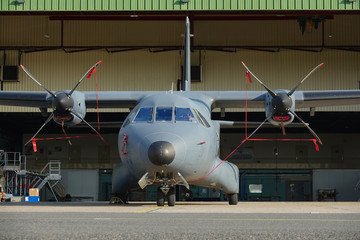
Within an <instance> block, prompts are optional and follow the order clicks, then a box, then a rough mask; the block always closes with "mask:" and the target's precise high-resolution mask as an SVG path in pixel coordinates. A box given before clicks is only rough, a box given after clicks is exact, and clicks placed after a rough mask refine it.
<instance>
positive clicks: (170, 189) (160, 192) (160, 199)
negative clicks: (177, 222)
mask: <svg viewBox="0 0 360 240" xmlns="http://www.w3.org/2000/svg"><path fill="white" fill-rule="evenodd" d="M156 195H157V198H156V204H157V205H158V206H164V205H165V198H167V201H168V206H169V207H173V206H175V187H174V186H161V187H159V188H158V189H157V194H156Z"/></svg>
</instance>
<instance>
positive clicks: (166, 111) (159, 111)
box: [156, 107, 173, 122]
mask: <svg viewBox="0 0 360 240" xmlns="http://www.w3.org/2000/svg"><path fill="white" fill-rule="evenodd" d="M172 115H173V108H172V107H157V108H156V121H160V122H169V121H171V120H172Z"/></svg>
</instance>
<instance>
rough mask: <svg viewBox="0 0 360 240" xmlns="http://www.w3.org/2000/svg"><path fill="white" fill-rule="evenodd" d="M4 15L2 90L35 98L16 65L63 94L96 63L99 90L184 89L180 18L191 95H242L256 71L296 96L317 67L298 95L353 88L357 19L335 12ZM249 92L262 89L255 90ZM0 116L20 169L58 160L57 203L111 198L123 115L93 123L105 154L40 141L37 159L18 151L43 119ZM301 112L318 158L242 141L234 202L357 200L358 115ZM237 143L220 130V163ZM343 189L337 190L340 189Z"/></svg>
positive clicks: (89, 144) (79, 142)
mask: <svg viewBox="0 0 360 240" xmlns="http://www.w3.org/2000/svg"><path fill="white" fill-rule="evenodd" d="M356 4H357V5H356ZM355 5H356V6H358V5H359V3H355ZM347 7H349V6H347ZM2 12H3V13H5V14H4V15H2V16H0V21H1V23H2V26H3V27H1V29H0V32H1V33H2V34H1V36H2V37H1V39H0V49H1V52H0V59H1V61H0V62H1V66H2V67H1V75H0V76H1V90H2V91H10V90H12V91H14V90H19V91H20V90H22V91H40V90H41V89H40V88H39V86H37V85H36V84H34V83H33V82H32V81H31V80H29V78H28V77H27V76H26V74H24V72H22V71H19V72H18V76H17V77H16V76H15V75H16V74H15V72H16V71H13V70H12V68H11V66H18V65H20V64H21V65H24V66H26V68H27V69H29V70H31V73H32V74H33V75H34V76H35V75H36V77H37V78H38V79H39V80H40V81H41V82H42V83H43V84H44V85H45V86H46V87H48V88H49V89H51V90H60V89H69V88H71V87H72V86H74V84H76V82H77V80H78V79H80V77H81V76H82V75H83V72H84V71H86V70H87V68H88V66H91V65H93V64H94V63H95V62H97V61H99V60H103V63H102V65H101V67H99V69H98V71H97V74H98V75H97V77H98V82H97V84H98V85H97V87H98V89H99V91H120V90H121V91H155V90H156V91H169V90H171V89H174V87H172V85H174V84H175V85H176V83H177V81H178V79H181V78H182V58H183V56H184V53H183V51H182V48H183V47H182V46H183V38H181V34H183V22H184V18H185V16H186V15H190V20H191V24H192V25H191V26H192V29H191V32H192V34H193V35H194V37H193V38H192V39H191V42H192V43H191V44H192V53H191V61H192V63H193V65H194V66H198V70H199V74H198V75H199V78H200V79H201V81H198V82H193V84H192V90H194V91H196V90H198V91H210V90H212V91H218V90H237V91H240V90H244V89H245V87H246V86H245V84H246V82H245V76H246V74H245V70H244V69H243V68H242V66H241V61H245V62H246V63H247V65H248V66H251V69H252V71H253V72H254V73H255V74H256V75H257V76H258V77H259V78H260V79H261V80H262V81H263V82H264V83H266V84H267V85H268V86H269V87H270V88H271V89H292V88H293V87H294V86H295V85H296V84H298V82H299V81H300V80H301V79H302V78H303V77H304V75H306V74H307V72H308V71H310V70H311V69H312V68H313V67H314V66H316V65H317V64H319V63H321V62H324V63H325V64H324V67H323V68H322V69H321V71H317V72H315V73H314V74H313V75H312V76H311V78H309V79H308V80H307V81H306V82H305V83H304V84H303V85H302V86H301V89H302V90H325V89H327V90H328V89H330V90H335V89H359V80H360V78H359V76H360V72H359V68H358V67H357V66H358V63H359V62H360V55H359V49H360V31H359V30H360V17H359V14H358V13H359V9H358V8H355V9H349V10H347V9H343V10H339V12H335V11H334V10H326V9H323V10H321V11H317V10H316V9H311V10H309V11H305V13H304V11H297V10H286V11H284V12H282V11H277V10H267V9H263V10H261V11H260V10H259V11H258V12H256V11H255V12H251V11H250V12H248V11H245V12H241V11H229V12H226V11H220V10H214V12H210V13H209V12H204V11H199V12H196V11H190V12H189V11H185V12H183V11H179V12H175V13H174V12H172V11H170V12H169V14H158V12H151V11H145V12H141V11H135V12H136V14H135V15H137V17H131V15H134V14H133V13H132V14H129V12H128V11H120V12H117V14H114V13H112V14H110V15H108V14H106V15H105V14H104V13H103V12H101V11H98V12H97V14H96V15H93V14H89V13H88V12H86V11H80V10H79V12H76V13H74V14H72V15H69V14H64V13H60V12H55V11H54V12H53V11H50V10H49V11H43V12H40V14H34V12H33V11H32V10H28V11H25V12H20V11H17V10H12V11H9V10H2ZM80 12H81V13H82V14H79V13H80ZM170 13H171V14H170ZM189 13H190V14H189ZM25 14H28V16H27V15H25ZM172 14H174V15H172ZM349 23H351V24H349ZM35 26H36V28H35ZM10 80H12V81H10ZM84 81H85V82H84V83H82V84H81V85H80V86H79V90H80V91H95V89H96V83H95V82H94V79H86V80H84ZM175 88H176V87H175ZM248 90H249V91H251V90H263V89H262V86H261V85H260V84H258V83H256V82H253V83H252V84H249V86H248ZM0 109H1V119H2V120H1V122H2V127H1V132H0V134H1V137H0V141H1V143H0V144H1V149H2V150H4V152H19V153H21V155H24V156H26V164H27V169H38V170H41V169H42V168H43V167H44V166H45V165H46V164H47V163H48V162H49V161H50V160H60V161H61V172H62V180H61V183H62V185H63V186H64V189H65V193H64V194H65V196H66V194H68V195H70V196H71V197H72V199H73V200H78V201H81V200H94V201H96V200H109V199H110V197H111V191H110V189H111V180H110V179H111V174H112V169H113V168H114V166H115V165H116V164H117V163H118V162H119V161H120V160H119V158H118V156H117V154H118V153H119V151H121V148H120V149H119V146H118V144H117V141H118V136H117V135H118V131H119V128H120V126H121V122H123V121H124V120H125V118H126V116H127V114H128V113H129V109H123V108H121V109H119V108H108V109H105V110H101V112H100V119H101V122H107V123H106V124H105V123H104V125H101V134H102V135H103V136H104V138H105V139H106V141H107V142H108V143H109V146H110V147H111V148H110V147H109V146H107V145H106V144H104V143H102V142H101V141H100V140H99V139H97V138H81V139H80V138H79V139H76V140H73V141H72V144H73V145H72V146H70V145H69V144H68V143H67V142H66V141H65V140H56V139H54V140H50V141H47V142H41V141H39V142H38V144H37V148H38V151H37V152H36V153H35V152H34V151H33V147H32V146H31V144H30V145H27V146H23V144H24V143H25V142H26V141H28V140H29V139H30V138H31V136H32V135H33V134H34V133H35V132H36V131H37V130H38V129H39V127H40V126H41V125H42V124H43V123H44V121H45V119H46V117H43V116H42V115H45V116H48V114H49V113H48V110H47V109H42V111H41V112H40V111H39V109H36V108H30V109H29V108H25V107H9V106H1V108H0ZM297 113H298V114H299V116H300V117H301V118H302V119H304V121H305V122H306V123H309V125H310V126H311V128H312V129H314V131H315V132H316V133H317V134H319V136H320V137H321V138H322V140H323V142H324V145H323V146H320V151H319V152H316V150H315V149H314V146H313V145H312V143H305V142H297V143H287V142H251V141H249V142H248V143H246V144H245V145H244V146H243V147H241V148H240V149H239V150H238V151H237V152H235V153H234V154H233V156H232V158H231V159H229V161H230V162H233V163H235V164H236V165H237V166H238V167H239V169H240V173H241V174H240V185H239V190H240V193H239V200H249V201H317V200H324V199H329V200H340V201H356V200H357V199H358V198H359V196H358V192H357V191H356V187H357V186H358V184H357V183H358V181H359V180H360V170H359V169H360V165H359V161H358V148H357V146H356V144H357V142H358V141H359V136H360V135H359V130H360V129H359V127H358V123H357V119H359V117H360V116H359V105H358V104H357V105H351V106H334V107H319V108H316V109H311V111H310V109H298V111H297ZM310 113H311V114H310ZM212 118H213V119H217V120H236V121H244V109H243V108H241V109H240V108H227V109H219V108H217V109H214V110H213V112H212ZM86 120H87V121H88V122H92V123H96V122H97V114H96V112H94V111H93V112H88V113H87V115H86ZM248 120H249V121H251V122H262V121H263V120H264V112H263V111H262V110H261V111H260V110H259V111H258V110H256V111H249V112H248ZM253 128H254V127H253V126H252V128H251V129H253ZM251 129H249V131H251ZM67 134H68V135H69V136H78V135H82V136H83V135H84V136H88V135H92V132H91V131H89V130H88V129H86V128H83V126H82V125H80V126H78V127H76V128H70V129H67ZM286 134H287V135H286V136H285V137H286V138H299V139H300V138H311V134H310V133H309V132H307V130H306V129H305V128H298V127H289V128H287V127H286ZM59 135H61V136H62V135H63V133H62V131H61V127H59V126H58V125H57V124H55V123H53V122H52V121H51V122H49V124H48V125H47V126H46V127H45V128H44V129H43V130H42V131H41V132H40V135H39V137H41V138H54V137H58V136H59ZM257 136H258V137H259V138H267V139H280V138H285V137H284V136H283V135H282V132H281V129H279V128H274V127H272V128H269V127H267V126H264V127H263V128H261V130H260V131H259V132H258V133H257ZM243 139H244V128H243V127H239V128H236V129H221V135H220V157H222V158H223V157H226V156H227V154H228V153H229V152H231V151H232V150H233V149H234V148H235V147H236V146H237V145H238V144H239V143H240V142H241V141H242V140H243ZM120 146H122V145H121V144H120ZM111 149H113V150H115V151H112V150H111ZM276 152H277V153H278V154H275V153H276ZM3 170H4V169H3ZM338 178H341V179H343V181H342V182H341V183H339V181H337V179H338ZM85 180H86V181H85ZM176 191H177V198H178V200H182V199H192V200H204V201H205V200H224V199H225V198H226V196H225V195H224V194H223V193H222V192H221V191H217V190H211V189H205V188H201V187H195V186H194V187H192V188H191V191H190V192H189V191H188V190H185V189H184V188H183V187H178V188H177V189H176ZM327 191H328V192H327ZM324 192H325V193H324ZM155 194H156V191H155V190H154V189H152V188H149V189H148V190H146V191H139V192H134V193H133V194H132V195H131V196H130V197H131V198H132V200H151V201H153V200H154V198H156V196H155ZM334 194H335V195H334ZM65 196H63V198H64V199H65ZM324 196H325V197H324ZM41 199H44V200H51V199H53V194H52V193H51V189H48V190H45V191H44V190H43V191H41Z"/></svg>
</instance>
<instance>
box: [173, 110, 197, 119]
mask: <svg viewBox="0 0 360 240" xmlns="http://www.w3.org/2000/svg"><path fill="white" fill-rule="evenodd" d="M175 121H177V122H178V121H179V122H194V121H195V117H194V114H193V113H192V112H191V110H190V108H180V107H176V108H175Z"/></svg>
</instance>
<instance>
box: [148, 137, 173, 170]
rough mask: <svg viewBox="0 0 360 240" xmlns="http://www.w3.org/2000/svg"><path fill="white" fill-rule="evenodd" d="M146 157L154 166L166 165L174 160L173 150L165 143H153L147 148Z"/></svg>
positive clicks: (169, 144) (170, 145)
mask: <svg viewBox="0 0 360 240" xmlns="http://www.w3.org/2000/svg"><path fill="white" fill-rule="evenodd" d="M148 157H149V160H150V161H151V162H152V163H153V164H155V165H158V166H161V165H168V164H170V163H171V162H172V161H173V160H174V158H175V148H174V146H173V145H172V144H171V143H169V142H166V141H158V142H154V143H152V144H151V145H150V147H149V150H148Z"/></svg>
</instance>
